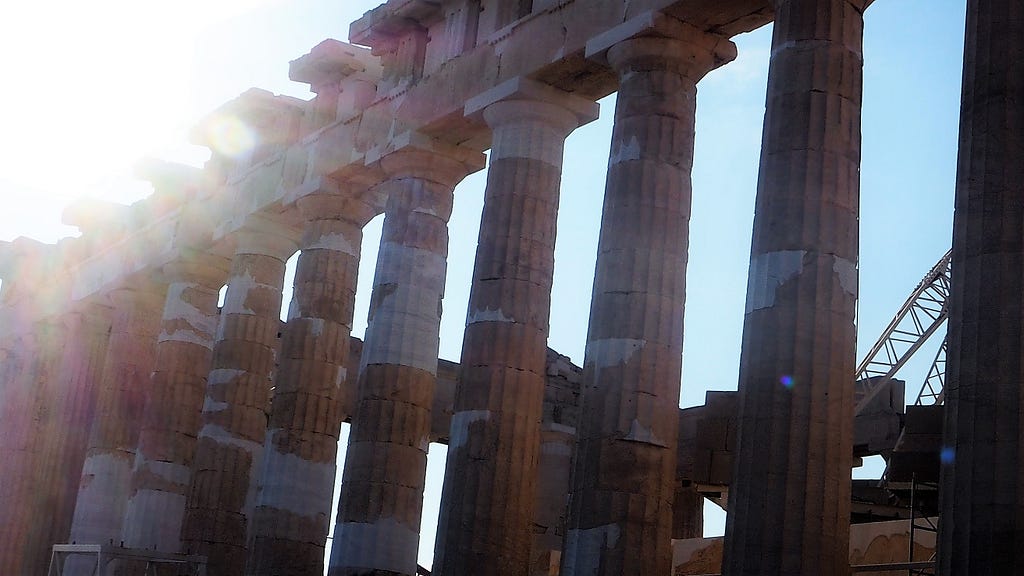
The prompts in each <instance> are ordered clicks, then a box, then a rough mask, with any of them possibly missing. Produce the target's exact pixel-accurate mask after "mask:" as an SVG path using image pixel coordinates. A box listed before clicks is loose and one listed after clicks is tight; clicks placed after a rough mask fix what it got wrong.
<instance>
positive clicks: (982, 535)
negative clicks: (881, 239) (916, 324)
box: [938, 0, 1024, 576]
mask: <svg viewBox="0 0 1024 576" xmlns="http://www.w3.org/2000/svg"><path fill="white" fill-rule="evenodd" d="M962 102H963V106H962V109H961V117H960V155H959V162H958V166H957V187H956V202H955V208H956V211H955V214H954V218H953V256H952V270H953V274H952V289H951V294H950V302H949V335H948V343H949V355H948V364H947V372H946V384H945V397H946V410H945V429H944V434H945V435H944V439H943V442H944V445H945V450H947V451H948V452H946V455H947V456H949V458H948V459H947V460H948V461H947V465H946V466H945V467H944V469H943V474H942V484H941V490H942V492H941V493H942V498H941V522H940V523H939V538H940V542H939V564H938V568H939V573H940V574H950V575H954V574H955V575H960V574H970V575H971V576H975V575H977V576H994V575H996V574H1020V573H1021V571H1022V569H1024V568H1022V567H1024V413H1022V409H1024V397H1022V395H1021V394H1022V378H1021V375H1022V374H1024V334H1022V333H1021V325H1022V323H1024V308H1022V304H1024V302H1022V298H1024V237H1022V235H1021V222H1022V221H1024V206H1022V203H1021V182H1024V162H1022V158H1024V6H1022V5H1021V3H1020V2H1014V1H1008V0H972V1H970V2H968V3H967V36H966V42H965V51H964V75H963V100H962Z"/></svg>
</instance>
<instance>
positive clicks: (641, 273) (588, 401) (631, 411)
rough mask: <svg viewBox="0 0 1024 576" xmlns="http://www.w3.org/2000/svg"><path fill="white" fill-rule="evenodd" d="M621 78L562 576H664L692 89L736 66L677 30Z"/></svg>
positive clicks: (617, 51)
mask: <svg viewBox="0 0 1024 576" xmlns="http://www.w3.org/2000/svg"><path fill="white" fill-rule="evenodd" d="M669 29H670V30H671V32H672V34H673V36H672V37H638V38H631V39H626V40H624V41H621V42H618V43H616V44H615V45H613V46H611V48H610V49H609V50H608V54H607V58H608V62H609V64H610V65H611V66H612V68H613V69H614V70H615V72H616V73H617V74H618V76H619V92H618V100H617V103H616V108H615V127H614V130H613V132H612V148H611V159H610V161H609V167H608V180H607V187H606V190H605V197H604V212H603V216H602V221H601V233H600V238H599V242H598V255H597V270H596V276H595V279H594V292H593V300H592V303H591V310H590V328H589V333H588V336H587V348H586V356H585V360H584V365H583V381H582V388H581V406H582V408H581V416H580V431H579V440H578V443H577V447H576V455H575V464H574V470H573V493H572V496H571V502H570V511H569V524H568V528H567V535H566V546H565V551H564V553H563V557H562V558H563V561H562V574H563V575H566V576H582V575H588V576H589V575H600V576H605V575H608V576H610V575H612V574H614V575H640V574H643V575H648V574H669V573H670V572H671V564H672V562H671V561H672V498H673V491H674V487H675V470H676V449H677V448H676V444H677V429H678V424H679V389H680V378H681V372H682V346H683V308H684V303H685V296H686V286H685V283H686V262H687V246H688V236H689V220H690V194H691V184H690V168H691V166H692V163H693V146H694V116H695V113H696V101H697V82H698V81H699V80H700V79H701V78H702V77H703V76H704V75H705V74H706V73H707V72H709V71H710V70H712V69H713V68H715V67H716V66H718V65H721V64H723V63H725V62H728V61H730V60H731V59H732V58H734V57H735V54H736V52H735V46H733V45H732V43H731V42H729V41H728V40H727V39H725V38H722V37H719V36H714V35H708V34H704V33H702V32H699V31H697V30H696V29H693V28H690V27H689V26H687V25H685V24H682V23H679V22H676V23H674V24H671V25H670V26H669Z"/></svg>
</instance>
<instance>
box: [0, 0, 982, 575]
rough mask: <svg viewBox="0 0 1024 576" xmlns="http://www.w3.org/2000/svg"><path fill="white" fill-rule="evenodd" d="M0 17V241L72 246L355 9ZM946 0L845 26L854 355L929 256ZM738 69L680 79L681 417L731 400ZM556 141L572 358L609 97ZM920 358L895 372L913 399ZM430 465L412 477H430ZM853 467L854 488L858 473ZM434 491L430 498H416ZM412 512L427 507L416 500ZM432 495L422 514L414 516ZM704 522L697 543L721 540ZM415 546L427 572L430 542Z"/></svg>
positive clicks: (953, 31) (746, 83) (958, 37)
mask: <svg viewBox="0 0 1024 576" xmlns="http://www.w3.org/2000/svg"><path fill="white" fill-rule="evenodd" d="M21 4H22V6H19V7H17V8H14V12H15V14H14V17H13V18H5V19H4V22H3V23H0V70H3V75H4V76H3V78H4V80H3V86H2V87H0V88H2V89H3V94H4V106H3V108H2V109H0V126H3V127H4V129H3V130H0V197H2V199H3V201H4V205H3V209H0V240H10V239H13V238H14V237H16V236H20V235H25V236H32V237H36V238H38V239H41V240H44V241H54V240H56V239H58V238H60V237H62V236H65V235H69V234H73V233H74V229H71V228H68V227H65V226H61V225H60V223H59V222H60V211H61V209H62V207H63V205H65V204H66V203H67V202H69V201H71V200H73V199H74V198H76V197H79V196H81V195H85V194H87V195H91V196H96V197H103V198H107V199H110V200H113V201H118V202H130V201H133V200H136V199H138V198H141V197H143V196H144V195H145V194H146V193H147V192H148V189H147V188H146V187H145V186H144V185H140V184H139V183H136V182H133V181H132V180H131V177H130V165H131V163H132V162H133V160H134V159H135V158H137V157H139V156H142V155H156V156H161V157H165V158H169V159H175V160H181V161H187V162H201V161H202V160H203V159H204V153H203V151H202V150H198V149H196V148H195V147H190V146H187V145H184V144H183V143H182V139H183V135H184V133H185V131H186V130H187V128H188V126H189V125H190V124H191V123H193V122H194V121H195V120H196V119H197V118H199V117H200V116H202V115H203V114H204V113H206V112H207V111H209V110H211V109H213V108H215V107H216V106H217V105H219V104H220V103H222V102H224V101H225V100H228V99H230V98H233V97H234V96H236V95H238V94H239V93H241V92H242V91H244V90H245V89H246V88H249V87H251V86H258V87H261V88H265V89H268V90H271V91H274V92H278V93H286V94H290V95H294V96H298V97H302V98H308V97H310V94H308V92H307V91H306V87H305V86H304V85H301V84H295V83H291V82H289V81H288V78H287V72H288V61H289V60H292V59H294V58H297V57H298V56H301V55H302V54H304V53H306V52H307V51H308V50H309V48H311V47H312V46H314V45H315V44H317V43H319V42H320V41H321V40H323V39H324V38H328V37H333V38H337V39H342V40H344V39H346V37H347V30H348V23H349V22H350V21H352V20H355V19H357V18H358V17H360V16H361V15H362V14H363V13H364V12H365V11H367V10H369V9H371V8H373V7H375V6H376V4H377V2H376V1H375V0H296V1H293V2H287V3H285V2H282V1H278V0H259V1H256V0H249V1H246V0H220V1H211V2H203V1H200V0H183V1H182V2H179V3H175V5H174V7H163V8H160V7H156V8H154V7H150V6H147V5H148V4H149V3H138V2H130V1H128V0H98V1H97V2H90V3H86V4H82V3H77V2H72V1H70V0H58V1H57V2H52V3H46V4H45V6H24V5H25V4H30V3H21ZM964 8H965V0H877V1H876V2H875V3H874V4H873V5H872V7H871V8H870V9H869V10H868V12H867V16H866V30H865V48H864V54H865V81H864V112H863V164H862V183H861V189H862V194H861V259H860V272H861V275H860V279H861V284H860V295H861V297H860V304H859V311H858V314H859V349H860V352H859V354H858V359H860V357H861V356H862V355H863V353H864V351H866V349H867V348H869V347H870V346H871V344H872V343H873V342H874V340H875V339H876V338H877V336H878V335H879V333H880V332H881V330H882V329H883V328H884V327H885V325H886V324H887V323H888V322H889V320H890V319H891V318H892V316H893V314H894V313H895V312H896V310H897V309H898V308H899V306H900V305H901V304H902V303H903V301H904V300H905V299H906V297H907V295H908V294H909V293H910V291H911V290H912V289H913V288H914V286H916V284H917V283H918V282H919V281H920V279H921V277H922V276H923V275H924V274H925V272H926V271H927V270H928V269H929V268H930V267H931V266H932V264H934V262H935V261H936V260H938V258H939V257H940V256H942V254H943V253H944V252H945V251H946V250H947V249H948V248H949V245H950V238H951V236H950V228H951V223H952V206H953V186H954V176H955V166H956V141H957V128H958V111H959V94H960V71H961V58H962V47H963V28H964ZM735 41H736V43H737V45H738V48H739V57H738V59H737V60H736V61H735V62H734V63H732V64H730V65H728V66H727V67H725V68H722V69H720V70H717V71H715V72H713V73H712V74H710V75H709V76H708V77H707V78H705V80H704V81H702V82H701V83H700V85H699V95H698V115H697V141H696V150H695V161H694V172H693V212H692V222H691V242H690V260H689V271H688V285H687V288H688V293H687V308H686V326H685V349H684V373H683V381H682V404H683V405H684V406H690V405H696V404H701V403H703V396H704V392H705V391H706V390H709V389H714V390H728V389H735V388H736V378H737V371H738V361H739V346H740V336H741V330H742V321H743V308H744V306H743V302H744V297H745V294H744V292H745V288H746V273H747V261H748V256H749V243H750V227H751V222H752V219H753V201H754V194H755V191H756V179H757V165H758V154H759V148H760V133H761V122H762V119H763V111H764V93H765V84H766V79H767V71H768V57H769V54H770V42H771V30H770V27H766V28H762V29H760V30H757V31H754V32H752V33H750V34H745V35H742V36H740V37H737V38H736V39H735ZM601 104H602V118H601V119H600V120H598V121H597V122H594V123H593V124H591V125H588V126H586V127H584V128H581V129H579V130H577V131H576V132H575V133H574V134H573V135H572V136H571V137H570V138H569V140H568V142H567V145H566V160H565V174H564V177H563V189H562V202H561V213H560V214H561V215H560V218H559V233H558V247H557V252H556V276H555V287H554V293H553V305H552V319H551V336H550V342H549V343H550V346H551V347H552V348H554V349H556V350H558V351H560V352H561V353H563V354H566V355H568V356H570V357H571V358H572V359H573V360H574V361H575V362H577V363H581V362H582V360H583V348H584V345H585V339H586V328H587V326H586V323H587V318H588V315H589V299H590V292H591V281H592V276H593V269H594V258H595V254H596V242H597V228H598V225H599V223H600V206H601V198H602V195H603V189H604V172H605V166H606V162H607V154H608V147H609V135H610V131H611V122H610V119H611V115H612V112H613V109H614V100H613V98H608V99H605V100H604V101H602V102H601ZM483 185H484V174H483V173H479V174H476V175H473V176H471V177H470V178H468V179H467V180H466V181H465V182H463V184H462V185H460V186H459V188H458V189H457V191H456V208H455V212H454V215H453V217H452V220H451V235H452V240H451V246H452V250H451V256H450V263H449V282H448V287H447V292H446V298H445V302H444V309H445V315H444V319H443V325H442V340H441V356H442V357H444V358H448V359H452V360H458V356H459V353H460V349H461V342H462V327H463V325H464V320H465V310H466V305H467V301H468V296H469V286H470V280H469V279H470V275H471V272H472V262H473V249H474V247H475V244H476V235H477V226H478V223H477V220H478V219H479V214H480V209H481V202H482V197H483V194H482V192H483ZM379 224H380V222H379V220H378V221H375V222H374V223H372V224H371V226H370V227H369V228H368V230H367V241H366V243H365V249H364V266H363V268H362V273H361V277H360V286H361V288H360V293H359V299H360V302H361V304H362V305H361V307H360V308H359V309H358V310H357V318H356V323H357V327H356V333H357V334H361V332H362V329H363V327H364V326H365V321H364V320H365V311H366V305H367V302H368V299H369V290H370V289H369V286H370V281H371V280H372V277H371V276H372V270H373V263H374V259H375V252H376V247H375V243H376V237H375V233H377V234H379ZM933 350H934V348H931V347H928V348H926V349H925V350H922V352H921V353H920V354H919V356H920V358H919V359H918V361H916V362H914V363H912V364H911V365H910V366H908V367H907V369H906V370H905V372H904V377H905V378H906V379H907V380H908V384H907V388H908V391H911V392H912V393H916V391H917V388H918V387H919V386H920V383H921V381H923V378H924V377H925V373H926V372H927V368H928V366H927V364H928V363H929V362H930V360H931V355H932V353H933ZM442 458H443V456H439V457H433V456H432V458H431V460H432V467H433V468H434V471H433V472H432V477H436V476H437V475H438V472H437V467H438V466H441V467H443V460H442ZM858 474H863V475H866V476H871V475H872V474H877V472H876V469H874V468H871V469H866V470H863V471H859V472H858ZM433 489H434V490H439V488H438V487H437V486H436V482H435V485H434V488H433ZM428 500H432V499H430V498H428ZM433 505H436V502H433V501H431V502H428V506H433ZM720 522H721V515H714V516H713V517H709V523H708V524H709V526H708V532H709V533H715V532H720V531H721V525H720ZM426 536H427V535H426V534H425V541H424V543H423V544H424V545H423V551H424V555H421V557H422V558H423V563H424V564H429V560H428V558H429V556H430V551H431V549H432V545H430V541H429V539H426Z"/></svg>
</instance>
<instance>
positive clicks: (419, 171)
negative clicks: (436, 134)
mask: <svg viewBox="0 0 1024 576" xmlns="http://www.w3.org/2000/svg"><path fill="white" fill-rule="evenodd" d="M366 164H367V165H368V166H369V165H373V164H379V166H380V169H381V170H383V172H384V174H385V175H386V176H387V178H388V179H390V180H398V179H402V178H422V179H425V180H430V181H433V182H436V183H438V184H442V185H444V186H447V187H451V188H454V187H455V185H456V184H458V183H459V182H460V181H461V180H462V179H463V178H465V177H466V176H468V175H469V174H472V173H473V172H477V171H479V170H483V169H484V167H485V166H486V165H487V158H486V157H485V156H484V154H483V152H479V151H476V150H471V149H469V148H464V147H461V146H455V145H452V144H448V143H446V142H442V141H440V140H438V139H436V138H433V137H431V136H428V135H426V134H423V133H421V132H413V131H410V132H405V133H403V134H399V135H397V136H394V137H392V138H391V139H390V140H389V141H388V142H387V143H385V144H382V145H380V146H377V147H375V148H373V149H371V150H370V151H369V152H367V153H366Z"/></svg>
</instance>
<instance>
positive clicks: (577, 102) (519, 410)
mask: <svg viewBox="0 0 1024 576" xmlns="http://www.w3.org/2000/svg"><path fill="white" fill-rule="evenodd" d="M476 110H482V111H483V117H484V119H485V121H486V122H487V124H488V126H490V128H491V130H492V131H493V136H492V143H491V155H490V168H489V169H488V173H487V188H486V191H485V193H484V209H483V216H482V218H481V221H480V237H479V242H478V244H477V253H476V263H475V269H474V273H473V288H472V293H471V295H470V300H469V311H468V314H467V318H466V334H465V339H464V340H463V347H462V370H461V377H460V380H459V386H458V388H457V390H456V394H455V407H454V413H453V415H452V428H451V434H450V438H451V440H450V443H449V445H448V465H447V468H446V471H445V482H444V493H443V496H442V500H441V517H440V525H439V528H438V538H437V546H436V552H435V561H434V562H435V570H434V571H435V572H436V573H438V574H442V575H451V576H454V575H461V574H467V573H470V572H472V573H474V574H480V575H512V574H516V575H522V574H526V573H527V572H528V570H529V566H530V547H531V540H532V536H533V521H534V508H535V503H536V487H537V476H538V460H539V457H540V434H541V427H540V422H541V417H542V416H543V409H542V404H543V400H544V384H545V378H546V357H547V336H548V319H549V316H550V309H551V282H552V276H553V274H554V267H555V229H556V221H557V219H558V196H559V188H560V185H561V177H562V151H563V147H564V144H565V138H566V137H567V136H568V135H569V133H570V132H572V130H574V129H575V128H576V127H577V126H579V125H580V124H581V123H585V122H589V121H590V120H593V119H594V118H596V117H597V113H598V108H597V105H596V104H595V103H594V102H592V101H589V100H584V99H582V98H579V97H574V96H570V95H568V94H566V93H564V92H561V91H558V90H555V89H553V88H550V87H548V86H544V85H539V84H535V83H532V82H530V81H527V80H525V79H516V80H513V81H511V82H509V83H506V84H503V85H501V86H498V87H497V88H495V89H493V90H491V91H490V92H488V93H485V94H483V95H481V96H480V97H478V98H475V99H473V100H470V102H469V103H468V104H467V112H469V113H473V112H475V111H476Z"/></svg>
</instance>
